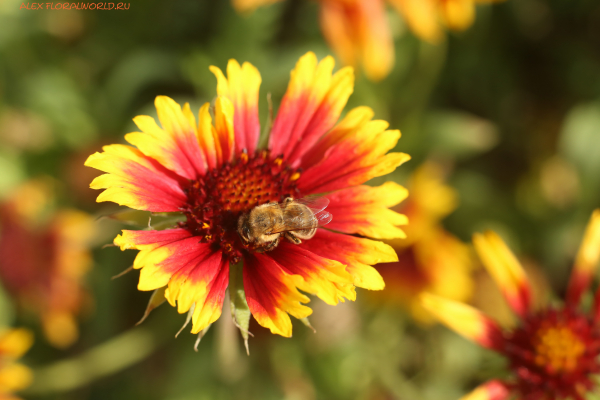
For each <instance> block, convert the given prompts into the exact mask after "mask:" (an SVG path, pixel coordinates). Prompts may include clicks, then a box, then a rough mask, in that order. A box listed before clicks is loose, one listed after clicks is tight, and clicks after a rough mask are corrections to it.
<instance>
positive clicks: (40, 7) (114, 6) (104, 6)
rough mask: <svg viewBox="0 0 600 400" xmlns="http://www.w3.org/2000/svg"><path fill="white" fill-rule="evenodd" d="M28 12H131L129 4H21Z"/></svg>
mask: <svg viewBox="0 0 600 400" xmlns="http://www.w3.org/2000/svg"><path fill="white" fill-rule="evenodd" d="M19 9H26V10H129V3H21V7H20V8H19Z"/></svg>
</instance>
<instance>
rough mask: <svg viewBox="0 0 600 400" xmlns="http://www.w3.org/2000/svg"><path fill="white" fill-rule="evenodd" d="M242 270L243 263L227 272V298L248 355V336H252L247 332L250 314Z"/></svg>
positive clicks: (233, 266)
mask: <svg viewBox="0 0 600 400" xmlns="http://www.w3.org/2000/svg"><path fill="white" fill-rule="evenodd" d="M243 268H244V263H243V262H240V263H237V264H235V265H232V266H231V268H230V270H229V298H230V301H231V316H232V317H233V322H234V323H235V325H236V326H237V327H238V329H239V330H240V333H241V334H242V338H244V345H245V346H246V352H247V353H248V354H250V350H249V348H248V336H249V335H252V334H251V333H250V332H249V331H248V327H249V326H250V317H251V316H252V314H251V313H250V308H248V302H247V301H246V292H245V291H244V280H243V274H242V272H243Z"/></svg>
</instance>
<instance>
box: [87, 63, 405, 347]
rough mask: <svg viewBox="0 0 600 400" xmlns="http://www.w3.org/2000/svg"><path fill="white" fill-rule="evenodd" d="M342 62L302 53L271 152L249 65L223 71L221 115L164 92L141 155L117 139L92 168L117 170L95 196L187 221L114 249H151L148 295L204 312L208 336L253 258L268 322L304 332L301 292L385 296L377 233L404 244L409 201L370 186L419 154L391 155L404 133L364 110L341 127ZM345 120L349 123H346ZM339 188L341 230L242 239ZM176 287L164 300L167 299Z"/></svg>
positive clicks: (334, 200) (389, 188) (134, 140)
mask: <svg viewBox="0 0 600 400" xmlns="http://www.w3.org/2000/svg"><path fill="white" fill-rule="evenodd" d="M333 67H334V61H333V58H331V57H326V58H325V59H323V60H322V61H321V62H317V58H316V56H315V55H314V54H313V53H307V54H306V55H304V56H303V57H301V58H300V60H299V61H298V63H297V64H296V67H295V68H294V70H293V71H292V73H291V80H290V83H289V86H288V89H287V92H286V94H285V96H284V97H283V99H282V102H281V105H280V107H279V111H278V114H277V116H276V118H275V120H274V122H273V126H272V129H271V131H270V137H269V141H268V145H267V148H266V149H259V148H258V139H259V132H260V125H259V122H258V91H259V86H260V83H261V77H260V74H259V72H258V71H257V70H256V68H254V67H253V66H252V65H250V64H249V63H244V64H243V65H242V66H240V65H239V64H238V63H237V62H236V61H235V60H230V61H229V63H228V65H227V77H226V76H225V75H224V74H223V73H222V72H221V70H220V69H218V68H216V67H211V68H210V69H211V71H212V72H213V73H214V74H215V75H216V78H217V95H218V96H217V98H216V101H215V104H214V113H213V114H212V115H211V106H210V104H208V103H206V104H204V105H203V106H202V107H201V108H200V111H199V115H198V119H197V120H196V117H195V115H194V114H193V113H192V111H191V110H190V106H189V105H188V104H185V105H184V106H183V107H181V106H180V105H179V104H177V103H176V102H174V101H173V100H171V99H170V98H168V97H163V96H159V97H157V98H156V102H155V104H156V109H157V112H158V119H159V120H160V123H161V125H162V127H161V126H159V125H158V124H157V123H156V122H155V120H154V119H153V118H151V117H148V116H139V117H136V118H135V119H134V122H135V123H136V124H137V126H138V127H139V128H140V130H141V132H136V133H130V134H128V135H126V136H125V139H126V140H127V141H128V142H129V143H131V144H133V145H135V146H136V147H131V146H126V145H111V146H105V147H104V148H103V150H104V152H102V153H96V154H93V155H92V156H90V157H89V159H88V160H87V161H86V165H88V166H90V167H94V168H97V169H100V170H102V171H104V172H106V174H105V175H101V176H100V177H98V178H96V179H95V180H94V181H93V182H92V184H91V187H92V188H96V189H106V190H105V191H104V192H103V193H101V194H100V196H99V197H98V201H113V202H116V203H118V204H120V205H125V206H129V207H131V208H134V209H138V210H147V211H151V212H174V213H182V214H183V216H184V217H185V218H184V221H183V222H180V223H179V224H178V226H177V227H176V228H174V229H167V230H162V231H154V230H146V231H129V230H124V231H123V233H122V235H119V236H117V237H116V239H115V240H114V243H115V244H116V245H118V246H120V247H121V249H122V250H124V249H138V250H140V253H139V254H138V255H137V258H136V259H135V262H134V265H133V267H134V268H137V269H141V274H140V280H139V285H138V289H140V290H160V291H161V292H155V293H164V297H165V298H166V299H167V300H168V301H169V303H170V304H171V305H172V306H177V309H178V311H179V312H180V313H184V312H188V311H189V310H191V312H190V313H191V315H192V322H193V328H192V332H194V333H198V332H200V331H202V330H203V329H204V328H206V327H207V326H208V325H209V324H211V323H212V322H214V321H215V320H217V319H218V318H219V316H220V315H221V308H222V305H223V301H224V297H225V290H226V289H227V286H228V284H229V267H230V263H231V264H236V263H238V262H240V261H243V287H244V290H245V298H246V300H247V305H248V307H249V309H250V311H251V313H252V315H253V316H254V318H255V319H256V320H257V321H258V323H259V324H260V325H262V326H264V327H267V328H269V329H270V330H271V332H273V333H277V334H280V335H283V336H291V334H292V324H291V320H290V318H289V315H288V313H289V314H291V315H292V316H294V317H296V318H304V317H306V316H308V315H309V314H310V313H311V309H310V308H308V307H307V306H305V305H303V304H302V303H306V302H308V301H309V299H308V297H306V295H304V294H302V293H301V292H300V291H299V290H302V291H304V292H307V293H311V294H314V295H316V296H318V297H319V298H321V299H322V300H324V301H325V302H326V303H328V304H336V303H338V302H339V301H343V300H344V299H350V300H354V299H355V296H356V293H355V286H358V287H362V288H366V289H371V290H380V289H383V286H384V283H383V280H382V278H381V276H380V275H379V274H378V273H377V271H376V270H375V269H373V268H372V267H371V265H372V264H376V263H378V262H386V261H395V260H397V257H396V254H395V252H394V251H393V249H392V248H391V247H390V246H388V245H385V244H383V243H381V242H379V241H376V240H371V239H367V238H362V237H357V236H355V235H362V236H368V237H371V238H376V239H382V238H393V237H402V236H403V235H404V233H403V232H402V230H400V229H399V228H398V227H397V226H398V225H402V224H405V223H406V218H405V217H404V216H403V215H400V214H398V213H396V212H393V211H391V210H389V209H388V207H391V206H394V205H396V204H397V203H399V202H400V201H401V200H402V199H403V198H404V197H405V195H406V192H405V190H404V188H402V187H401V186H399V185H397V184H394V183H391V182H388V183H386V184H384V185H382V186H380V187H370V186H363V185H361V184H362V183H363V182H365V181H367V180H368V179H371V178H373V177H376V176H381V175H384V174H387V173H389V172H390V171H392V170H394V169H395V168H396V167H397V166H398V165H400V164H402V163H403V162H405V161H407V160H408V159H409V156H407V155H406V154H403V153H390V154H386V153H387V151H389V150H390V149H392V148H393V147H394V146H395V145H396V143H397V141H398V139H399V138H400V132H399V131H397V130H387V127H388V124H387V123H386V122H384V121H376V120H375V121H373V120H372V117H373V112H372V111H371V110H370V109H369V108H367V107H358V108H355V109H353V110H351V111H350V112H348V114H347V115H346V116H345V117H344V118H343V119H342V120H341V121H339V122H338V119H339V118H340V114H341V112H342V109H343V108H344V106H345V104H346V101H347V100H348V97H349V96H350V94H351V93H352V90H353V81H354V77H353V71H352V69H351V68H350V67H346V68H343V69H341V70H340V71H338V72H336V73H335V74H332V71H333ZM336 122H337V124H336ZM324 193H326V194H327V197H326V198H327V199H329V201H330V203H329V206H328V208H327V211H329V212H330V213H331V214H332V215H333V221H332V222H331V223H329V224H328V225H327V228H328V230H325V229H321V228H319V229H318V230H317V232H316V234H315V235H314V237H312V238H311V239H308V240H303V241H302V243H301V244H293V243H291V242H290V241H288V240H284V239H282V240H281V241H280V242H279V243H278V245H276V246H274V247H273V248H272V249H271V247H272V246H271V247H269V246H270V245H272V243H263V244H257V242H248V241H246V240H242V237H241V234H240V233H238V223H239V221H240V217H242V216H244V215H248V213H249V212H250V211H251V210H253V209H254V208H255V207H257V206H259V205H262V204H266V203H270V202H276V203H281V202H283V201H284V200H285V199H286V198H290V197H291V198H293V199H298V198H302V197H305V196H307V195H313V194H324ZM163 291H164V292H163Z"/></svg>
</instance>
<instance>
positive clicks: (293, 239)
mask: <svg viewBox="0 0 600 400" xmlns="http://www.w3.org/2000/svg"><path fill="white" fill-rule="evenodd" d="M284 235H285V238H286V239H287V240H289V241H290V242H292V243H294V244H300V243H302V240H300V239H298V237H297V236H296V235H294V234H293V233H292V232H286V233H285V234H284Z"/></svg>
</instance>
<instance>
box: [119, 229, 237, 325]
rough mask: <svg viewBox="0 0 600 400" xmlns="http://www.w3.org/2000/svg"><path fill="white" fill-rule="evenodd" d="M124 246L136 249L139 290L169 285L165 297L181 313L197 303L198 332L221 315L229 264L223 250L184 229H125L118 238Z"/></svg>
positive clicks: (135, 262)
mask: <svg viewBox="0 0 600 400" xmlns="http://www.w3.org/2000/svg"><path fill="white" fill-rule="evenodd" d="M115 244H116V245H118V246H120V247H121V250H125V249H137V250H140V252H139V253H138V255H137V257H136V259H135V261H134V263H133V267H134V268H136V269H141V273H140V282H139V284H138V289H139V290H155V289H158V288H162V287H164V286H166V285H168V287H167V289H166V291H165V298H166V299H167V300H168V301H169V303H170V304H171V305H172V306H177V310H178V312H179V313H184V312H187V311H189V310H190V308H192V306H194V307H195V308H194V314H193V315H194V317H193V322H194V325H193V328H192V329H193V331H194V332H199V331H201V330H202V329H204V328H205V327H206V326H208V324H210V323H212V322H214V321H215V320H216V319H217V318H218V317H219V316H220V314H221V307H222V305H223V298H224V296H225V289H226V288H227V283H228V276H229V264H228V262H226V260H224V258H223V254H222V253H221V252H220V251H214V250H213V249H212V248H211V246H210V244H207V243H198V238H197V237H194V236H192V234H191V233H189V232H188V231H187V230H185V229H168V230H164V231H126V230H124V231H123V233H122V234H121V235H119V236H117V237H116V238H115Z"/></svg>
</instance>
